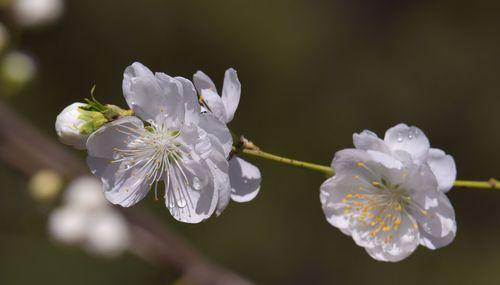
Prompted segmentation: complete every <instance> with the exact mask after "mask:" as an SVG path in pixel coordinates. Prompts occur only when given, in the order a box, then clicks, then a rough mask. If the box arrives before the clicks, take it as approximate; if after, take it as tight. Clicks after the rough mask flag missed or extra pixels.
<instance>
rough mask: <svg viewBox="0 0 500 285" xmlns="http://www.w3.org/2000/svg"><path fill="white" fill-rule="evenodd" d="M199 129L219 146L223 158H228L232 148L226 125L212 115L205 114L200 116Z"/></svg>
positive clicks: (231, 138) (229, 133)
mask: <svg viewBox="0 0 500 285" xmlns="http://www.w3.org/2000/svg"><path fill="white" fill-rule="evenodd" d="M199 127H200V128H202V129H203V130H205V132H207V133H208V134H209V135H210V136H212V137H214V138H215V139H216V142H218V143H214V144H217V145H220V146H221V147H222V149H223V151H224V157H228V156H229V153H230V152H231V149H232V147H233V137H232V136H231V132H230V131H229V129H228V128H227V126H226V124H224V123H222V122H221V121H220V120H218V119H217V118H216V117H215V116H213V115H212V114H210V113H205V114H201V119H200V123H199ZM212 147H216V146H212Z"/></svg>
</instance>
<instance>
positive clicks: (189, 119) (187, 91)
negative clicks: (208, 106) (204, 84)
mask: <svg viewBox="0 0 500 285" xmlns="http://www.w3.org/2000/svg"><path fill="white" fill-rule="evenodd" d="M175 79H176V80H177V81H179V82H180V83H181V84H182V98H183V100H184V103H185V108H186V119H185V122H186V123H188V124H189V123H195V124H196V123H198V120H199V115H200V112H201V110H200V104H199V103H198V96H197V94H196V90H195V89H194V85H193V83H192V82H191V81H190V80H188V79H186V78H183V77H175Z"/></svg>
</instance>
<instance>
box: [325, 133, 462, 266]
mask: <svg viewBox="0 0 500 285" xmlns="http://www.w3.org/2000/svg"><path fill="white" fill-rule="evenodd" d="M354 141H355V146H356V149H345V150H341V151H339V152H337V153H336V154H335V158H334V160H333V162H332V168H333V169H334V170H335V173H336V174H335V176H333V177H331V178H329V179H328V180H327V181H325V182H324V183H323V185H322V186H321V195H320V198H321V204H322V207H323V211H324V213H325V215H326V218H327V220H328V222H329V223H330V224H332V225H333V226H335V227H337V228H339V229H340V230H341V231H342V232H343V233H344V234H346V235H350V236H352V238H353V240H354V241H355V242H356V244H358V245H359V246H362V247H364V248H365V249H366V251H367V252H368V253H369V254H370V255H371V256H372V257H373V258H375V259H377V260H381V261H392V262H396V261H400V260H402V259H404V258H406V257H407V256H409V255H410V254H411V253H412V252H413V251H414V250H415V249H416V248H417V246H418V245H419V244H421V245H423V246H425V247H428V248H430V249H436V248H439V247H443V246H446V245H448V244H449V243H451V242H452V241H453V239H454V237H455V233H456V222H455V213H454V210H453V207H452V205H451V203H450V201H449V200H448V198H447V197H446V195H445V194H444V191H446V190H448V189H449V188H448V189H447V187H448V186H449V185H448V184H449V183H448V180H447V179H449V177H450V176H453V175H452V174H453V173H454V172H455V170H454V164H453V169H450V165H449V163H448V162H449V161H450V159H451V161H452V158H451V157H449V156H446V155H444V153H441V152H439V153H438V152H436V151H432V152H433V153H437V154H439V155H429V153H430V152H431V151H430V150H429V143H428V140H427V138H426V137H425V135H424V134H423V133H422V132H421V131H420V130H419V129H417V128H414V127H411V128H410V127H407V126H406V125H398V126H396V127H394V128H392V129H390V130H388V131H387V133H386V140H385V141H382V140H380V139H378V138H377V137H376V135H375V134H373V133H371V132H368V131H365V132H363V133H362V134H361V135H356V134H355V135H354ZM436 157H437V158H436ZM437 162H438V163H437ZM431 165H433V166H431ZM449 172H453V173H451V174H450V173H449ZM440 181H442V182H441V183H440ZM445 182H446V183H445Z"/></svg>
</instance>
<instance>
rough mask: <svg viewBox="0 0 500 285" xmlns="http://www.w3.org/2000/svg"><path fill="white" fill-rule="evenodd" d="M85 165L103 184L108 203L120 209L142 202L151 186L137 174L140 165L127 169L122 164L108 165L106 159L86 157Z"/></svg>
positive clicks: (108, 162)
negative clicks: (120, 207) (118, 206)
mask: <svg viewBox="0 0 500 285" xmlns="http://www.w3.org/2000/svg"><path fill="white" fill-rule="evenodd" d="M87 165H88V166H89V168H90V169H91V171H92V174H94V175H96V176H98V177H99V178H100V179H101V181H102V184H103V190H104V196H106V199H108V201H109V202H111V203H113V204H115V205H120V206H122V207H130V206H133V205H135V204H136V203H137V202H139V201H140V200H142V199H143V198H144V197H145V196H146V195H147V194H148V192H149V189H150V188H151V186H150V185H149V184H148V183H147V181H146V179H144V178H143V177H144V175H141V174H137V172H138V171H139V170H140V167H141V165H138V166H137V167H133V168H127V166H125V165H124V164H123V163H110V161H109V159H107V158H98V157H92V156H89V157H87Z"/></svg>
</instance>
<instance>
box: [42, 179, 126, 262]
mask: <svg viewBox="0 0 500 285" xmlns="http://www.w3.org/2000/svg"><path fill="white" fill-rule="evenodd" d="M63 201H64V204H63V205H62V207H60V208H58V209H56V210H54V211H53V212H52V213H51V215H50V217H49V225H48V229H49V234H50V235H51V236H52V238H54V239H55V240H56V241H59V242H61V243H64V244H67V245H79V246H81V247H83V248H85V249H86V250H87V251H89V252H90V253H92V254H96V255H100V256H105V257H115V256H117V255H119V254H121V253H122V252H124V251H125V250H126V249H127V248H128V246H129V244H130V233H129V229H128V226H127V223H126V221H125V219H124V218H123V217H122V216H121V215H120V213H119V212H118V211H116V210H115V209H113V208H112V207H111V205H110V204H108V203H107V201H106V199H105V198H104V195H103V193H102V184H101V182H100V181H99V180H98V179H96V178H94V177H89V176H85V177H80V178H78V179H76V180H74V181H73V182H72V183H71V184H70V185H69V186H68V188H67V189H66V192H65V195H64V199H63Z"/></svg>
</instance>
